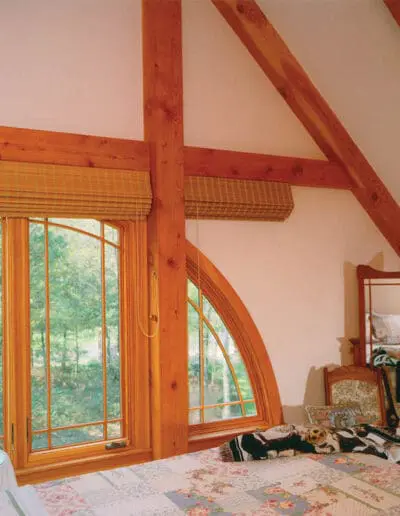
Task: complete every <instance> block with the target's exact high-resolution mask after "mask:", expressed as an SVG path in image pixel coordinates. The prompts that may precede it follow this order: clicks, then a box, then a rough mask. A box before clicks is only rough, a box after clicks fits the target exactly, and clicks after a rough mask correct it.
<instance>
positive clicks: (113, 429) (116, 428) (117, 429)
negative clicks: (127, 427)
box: [107, 423, 122, 439]
mask: <svg viewBox="0 0 400 516" xmlns="http://www.w3.org/2000/svg"><path fill="white" fill-rule="evenodd" d="M107 436H108V438H109V439H118V437H122V428H121V423H108V425H107Z"/></svg>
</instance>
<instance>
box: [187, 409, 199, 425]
mask: <svg viewBox="0 0 400 516" xmlns="http://www.w3.org/2000/svg"><path fill="white" fill-rule="evenodd" d="M199 423H200V410H190V411H189V425H198V424H199Z"/></svg>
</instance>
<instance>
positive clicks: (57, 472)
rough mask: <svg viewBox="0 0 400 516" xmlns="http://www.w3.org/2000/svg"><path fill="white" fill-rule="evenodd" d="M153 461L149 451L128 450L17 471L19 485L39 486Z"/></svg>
mask: <svg viewBox="0 0 400 516" xmlns="http://www.w3.org/2000/svg"><path fill="white" fill-rule="evenodd" d="M150 460H152V452H151V450H150V449H147V450H132V449H131V450H126V451H121V452H119V453H118V454H115V453H114V454H102V455H98V456H96V457H86V458H81V459H73V460H68V461H64V462H58V463H53V464H44V465H38V466H33V467H30V468H29V467H28V468H25V469H20V470H18V469H17V470H16V476H17V481H18V485H20V486H21V485H25V484H37V483H41V482H47V481H48V480H55V479H58V478H65V477H69V476H75V475H82V474H85V473H92V472H93V471H101V470H104V469H112V468H118V467H123V466H130V465H131V464H138V463H140V462H148V461H150Z"/></svg>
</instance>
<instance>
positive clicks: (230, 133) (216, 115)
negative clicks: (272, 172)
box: [182, 0, 325, 159]
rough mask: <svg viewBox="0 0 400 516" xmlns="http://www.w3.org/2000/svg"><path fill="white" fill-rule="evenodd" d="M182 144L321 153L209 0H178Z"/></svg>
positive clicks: (300, 154)
mask: <svg viewBox="0 0 400 516" xmlns="http://www.w3.org/2000/svg"><path fill="white" fill-rule="evenodd" d="M182 18H183V71H184V84H183V87H184V88H183V91H184V131H185V143H186V145H194V146H200V147H201V146H203V147H212V148H219V149H227V150H238V151H244V152H260V153H268V154H276V155H283V156H296V157H303V158H319V159H325V156H324V155H323V153H322V151H321V150H320V149H319V147H318V146H317V144H316V143H315V142H314V140H313V139H312V138H311V136H310V135H309V134H308V132H307V130H306V129H305V128H304V126H303V125H302V124H301V122H300V121H299V120H298V119H297V118H296V116H295V115H294V114H293V113H292V111H291V109H290V108H289V106H288V105H287V104H286V102H285V101H284V100H283V99H282V97H281V96H280V95H279V93H278V92H277V91H276V89H275V87H274V86H273V85H272V83H271V82H270V81H269V80H268V79H267V78H266V77H265V74H264V72H263V71H262V70H261V69H260V67H259V66H258V64H257V63H256V62H255V61H254V59H253V58H252V57H251V56H249V53H248V52H247V50H246V48H245V47H244V45H243V44H242V42H241V41H240V40H239V39H238V37H237V36H236V35H235V33H234V32H233V31H232V29H231V28H230V27H229V25H228V24H227V23H226V21H225V20H224V19H223V18H222V16H221V15H220V13H219V12H218V11H217V9H216V8H215V7H214V6H213V4H212V2H211V1H210V0H183V3H182Z"/></svg>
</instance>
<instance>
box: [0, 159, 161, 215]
mask: <svg viewBox="0 0 400 516" xmlns="http://www.w3.org/2000/svg"><path fill="white" fill-rule="evenodd" d="M151 201H152V194H151V186H150V175H149V173H148V172H137V171H131V170H111V169H100V168H96V169H94V168H87V167H70V166H59V165H44V164H35V163H17V162H8V161H0V216H8V217H33V216H36V217H67V218H74V217H75V218H78V217H80V218H100V217H101V218H104V219H118V220H126V219H136V220H143V219H145V218H146V217H147V216H148V214H149V212H150V209H151Z"/></svg>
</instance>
